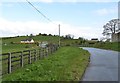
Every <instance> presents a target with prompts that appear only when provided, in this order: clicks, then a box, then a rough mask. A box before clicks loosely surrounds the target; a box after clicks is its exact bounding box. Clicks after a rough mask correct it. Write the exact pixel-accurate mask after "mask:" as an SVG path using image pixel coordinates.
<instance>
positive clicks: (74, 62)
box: [3, 47, 90, 81]
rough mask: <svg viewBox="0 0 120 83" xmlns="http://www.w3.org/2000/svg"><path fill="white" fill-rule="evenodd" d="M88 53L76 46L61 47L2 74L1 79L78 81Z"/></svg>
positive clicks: (85, 64) (87, 58)
mask: <svg viewBox="0 0 120 83" xmlns="http://www.w3.org/2000/svg"><path fill="white" fill-rule="evenodd" d="M89 55H90V54H89V53H88V51H85V50H83V49H81V48H78V47H61V48H60V49H59V50H58V51H57V52H56V53H54V54H52V55H50V56H49V57H47V58H45V59H43V60H40V61H37V62H35V63H33V64H30V65H27V66H26V67H24V68H20V69H18V70H17V71H15V72H13V73H11V74H9V75H5V76H3V81H79V80H80V79H81V77H82V74H83V73H84V70H85V68H86V66H87V64H88V62H89Z"/></svg>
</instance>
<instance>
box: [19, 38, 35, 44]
mask: <svg viewBox="0 0 120 83" xmlns="http://www.w3.org/2000/svg"><path fill="white" fill-rule="evenodd" d="M21 43H34V40H33V39H25V40H21Z"/></svg>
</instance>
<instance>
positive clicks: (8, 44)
mask: <svg viewBox="0 0 120 83" xmlns="http://www.w3.org/2000/svg"><path fill="white" fill-rule="evenodd" d="M27 38H29V36H19V37H15V38H10V39H5V38H3V39H2V53H8V52H16V51H22V50H27V49H35V48H39V47H38V46H37V44H20V41H21V40H24V39H27ZM32 39H34V41H35V42H42V41H47V42H48V43H53V44H58V41H59V37H58V36H42V35H37V36H33V37H32ZM79 42H80V40H77V39H76V40H75V39H63V38H62V37H61V46H70V45H77V44H78V43H79ZM26 47H27V48H26Z"/></svg>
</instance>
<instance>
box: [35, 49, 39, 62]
mask: <svg viewBox="0 0 120 83" xmlns="http://www.w3.org/2000/svg"><path fill="white" fill-rule="evenodd" d="M35 54H36V56H35V58H36V59H35V60H37V58H38V55H37V54H38V53H37V49H36V50H35Z"/></svg>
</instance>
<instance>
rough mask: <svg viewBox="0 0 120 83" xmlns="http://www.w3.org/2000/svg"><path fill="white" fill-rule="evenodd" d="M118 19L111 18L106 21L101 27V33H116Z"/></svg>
mask: <svg viewBox="0 0 120 83" xmlns="http://www.w3.org/2000/svg"><path fill="white" fill-rule="evenodd" d="M119 26H120V19H112V20H110V21H109V22H108V23H106V24H105V25H104V26H103V28H104V30H103V35H104V36H110V35H111V34H115V33H118V32H119V31H120V27H119Z"/></svg>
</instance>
